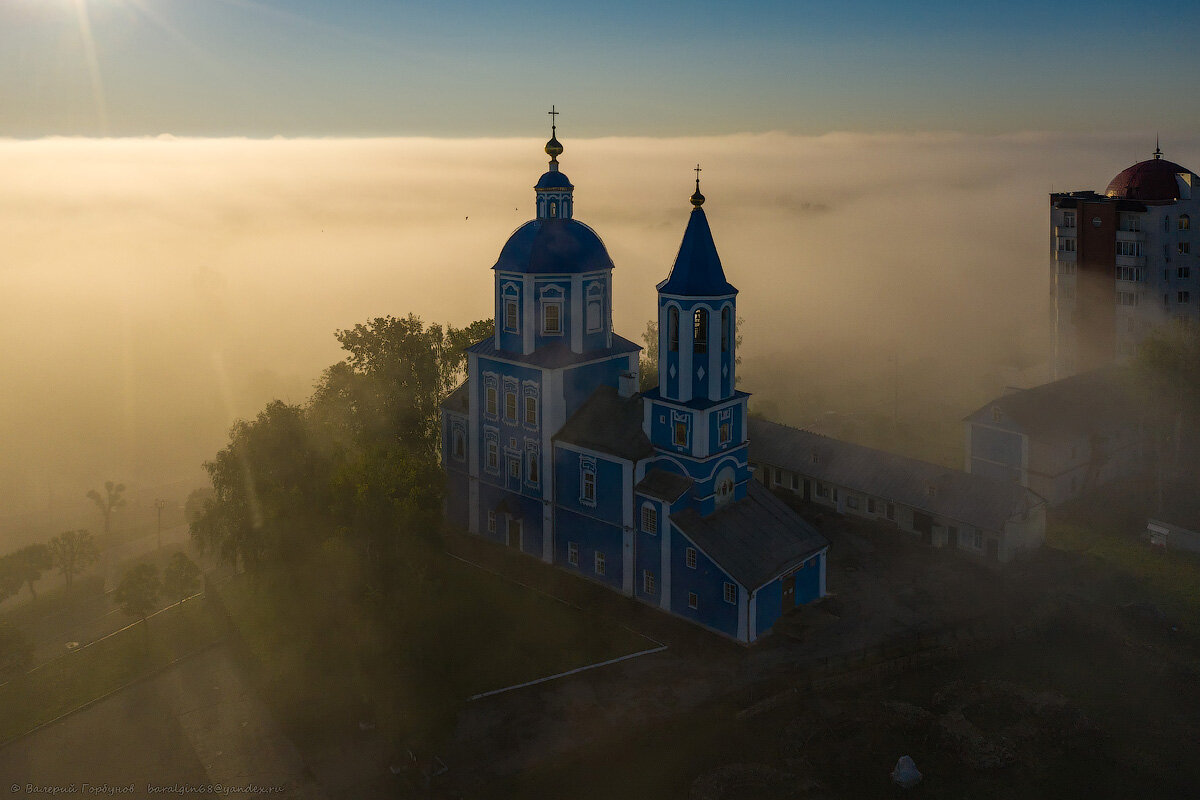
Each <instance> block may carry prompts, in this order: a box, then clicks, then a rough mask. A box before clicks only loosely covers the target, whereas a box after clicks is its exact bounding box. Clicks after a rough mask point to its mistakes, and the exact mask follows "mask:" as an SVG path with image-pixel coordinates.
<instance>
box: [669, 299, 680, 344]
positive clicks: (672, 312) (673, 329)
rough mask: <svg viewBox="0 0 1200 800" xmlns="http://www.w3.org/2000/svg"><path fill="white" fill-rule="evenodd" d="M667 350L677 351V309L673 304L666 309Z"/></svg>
mask: <svg viewBox="0 0 1200 800" xmlns="http://www.w3.org/2000/svg"><path fill="white" fill-rule="evenodd" d="M667 350H668V351H669V352H672V353H677V352H679V309H678V308H676V307H675V306H671V307H670V308H668V309H667Z"/></svg>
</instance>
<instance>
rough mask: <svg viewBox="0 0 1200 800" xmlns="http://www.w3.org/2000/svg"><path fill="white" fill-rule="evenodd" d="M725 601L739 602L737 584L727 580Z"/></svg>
mask: <svg viewBox="0 0 1200 800" xmlns="http://www.w3.org/2000/svg"><path fill="white" fill-rule="evenodd" d="M725 602H726V603H731V604H737V585H736V584H732V583H730V582H729V581H725Z"/></svg>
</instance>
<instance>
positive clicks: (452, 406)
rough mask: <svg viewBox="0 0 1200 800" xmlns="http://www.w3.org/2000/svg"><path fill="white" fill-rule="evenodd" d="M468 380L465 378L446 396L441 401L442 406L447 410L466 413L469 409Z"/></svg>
mask: <svg viewBox="0 0 1200 800" xmlns="http://www.w3.org/2000/svg"><path fill="white" fill-rule="evenodd" d="M469 383H470V381H469V380H465V381H463V382H462V383H460V384H459V385H458V388H457V389H455V390H454V391H453V392H451V393H450V394H448V395H447V396H446V399H445V400H443V401H442V408H444V409H446V410H447V411H453V412H455V413H456V414H466V413H467V412H468V411H470V410H471V388H470V386H468V384H469Z"/></svg>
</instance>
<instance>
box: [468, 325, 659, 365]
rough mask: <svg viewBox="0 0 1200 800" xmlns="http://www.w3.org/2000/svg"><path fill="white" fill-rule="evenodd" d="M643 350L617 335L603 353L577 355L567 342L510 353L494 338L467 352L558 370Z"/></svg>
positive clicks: (476, 344) (588, 352)
mask: <svg viewBox="0 0 1200 800" xmlns="http://www.w3.org/2000/svg"><path fill="white" fill-rule="evenodd" d="M641 349H642V346H641V345H640V344H634V343H633V342H631V341H629V340H628V339H626V338H624V337H621V336H618V335H616V334H615V333H614V334H613V335H612V344H611V345H610V346H608V347H606V348H604V349H603V350H588V351H586V352H583V353H576V352H574V351H573V350H571V345H570V344H568V343H567V342H553V343H551V344H546V345H542V346H541V347H539V348H537V349H536V350H534V351H533V352H532V353H529V354H528V355H527V354H525V353H510V352H508V351H506V350H498V349H496V339H495V337H494V336H488V337H486V338H484V339H480V340H479V341H478V342H476V343H475V344H473V345H471V346H470V347H468V348H467V352H468V353H476V354H478V355H481V356H484V357H485V358H500V359H503V360H505V361H513V362H516V363H518V364H529V365H530V366H534V367H546V368H547V369H557V368H559V367H569V366H571V365H572V364H585V363H587V362H588V361H597V360H599V359H601V358H608V357H609V356H615V355H621V354H622V353H635V352H637V351H638V350H641Z"/></svg>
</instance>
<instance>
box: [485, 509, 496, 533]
mask: <svg viewBox="0 0 1200 800" xmlns="http://www.w3.org/2000/svg"><path fill="white" fill-rule="evenodd" d="M487 529H488V533H495V532H496V512H495V511H489V512H488V513H487Z"/></svg>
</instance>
